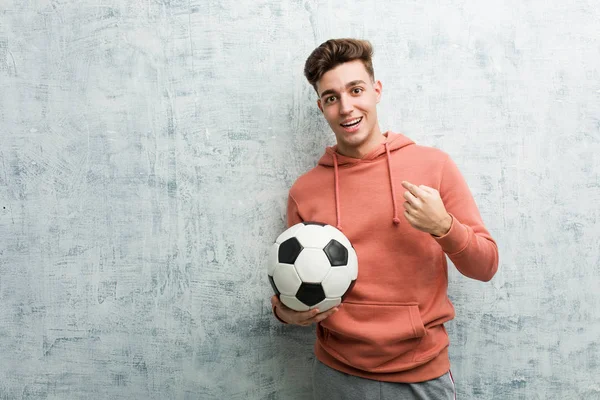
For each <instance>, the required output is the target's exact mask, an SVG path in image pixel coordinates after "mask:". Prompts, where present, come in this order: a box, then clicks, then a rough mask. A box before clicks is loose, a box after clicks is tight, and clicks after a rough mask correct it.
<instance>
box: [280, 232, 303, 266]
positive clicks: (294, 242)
mask: <svg viewBox="0 0 600 400" xmlns="http://www.w3.org/2000/svg"><path fill="white" fill-rule="evenodd" d="M302 249H303V247H302V245H301V244H300V242H299V241H298V239H296V238H295V237H293V238H290V239H288V240H286V241H285V242H283V243H281V244H280V245H279V253H278V254H277V260H278V261H279V262H280V263H282V264H293V263H295V262H296V258H298V255H300V252H301V251H302Z"/></svg>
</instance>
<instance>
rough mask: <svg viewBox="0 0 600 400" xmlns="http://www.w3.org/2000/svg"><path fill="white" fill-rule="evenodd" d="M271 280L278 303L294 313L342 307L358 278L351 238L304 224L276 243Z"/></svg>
mask: <svg viewBox="0 0 600 400" xmlns="http://www.w3.org/2000/svg"><path fill="white" fill-rule="evenodd" d="M268 277H269V281H270V282H271V286H272V287H273V290H274V291H275V294H276V295H277V296H278V297H279V300H280V301H281V302H282V303H283V304H285V305H286V306H288V307H289V308H291V309H293V310H295V311H308V310H312V309H315V308H318V309H319V311H320V312H323V311H326V310H329V309H330V308H332V307H335V306H337V305H339V304H340V303H341V302H342V301H343V299H344V297H345V295H346V294H347V293H348V292H349V291H350V289H352V287H353V286H354V282H355V281H356V278H357V277H358V259H357V256H356V252H355V251H354V248H353V247H352V244H351V243H350V241H349V240H348V238H347V237H346V236H345V235H344V234H343V233H342V232H340V231H339V230H338V229H336V228H335V227H333V226H331V225H325V224H320V223H315V222H301V223H299V224H296V225H294V226H292V227H290V228H289V229H287V230H286V231H284V232H283V233H282V234H281V235H279V237H278V238H277V239H276V240H275V243H274V244H273V245H272V247H271V254H270V256H269V265H268Z"/></svg>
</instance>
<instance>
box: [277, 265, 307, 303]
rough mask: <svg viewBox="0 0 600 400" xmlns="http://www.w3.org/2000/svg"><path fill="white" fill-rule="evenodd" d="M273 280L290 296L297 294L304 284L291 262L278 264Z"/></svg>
mask: <svg viewBox="0 0 600 400" xmlns="http://www.w3.org/2000/svg"><path fill="white" fill-rule="evenodd" d="M273 280H274V281H275V286H277V289H278V290H279V291H280V292H281V293H282V294H286V295H289V296H295V295H296V292H298V289H300V285H301V284H302V281H301V280H300V277H299V276H298V274H297V273H296V269H295V268H294V266H293V265H290V264H278V265H277V267H275V272H273Z"/></svg>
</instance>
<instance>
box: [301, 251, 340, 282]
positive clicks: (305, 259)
mask: <svg viewBox="0 0 600 400" xmlns="http://www.w3.org/2000/svg"><path fill="white" fill-rule="evenodd" d="M294 265H295V266H296V271H298V275H299V276H300V279H302V282H305V283H321V281H322V280H323V278H325V277H326V276H327V274H328V273H329V269H330V268H331V264H330V262H329V258H327V255H326V254H325V252H324V251H323V250H322V249H313V248H310V249H304V250H302V251H301V252H300V255H299V256H298V258H297V259H296V262H295V263H294Z"/></svg>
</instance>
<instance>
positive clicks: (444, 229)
mask: <svg viewBox="0 0 600 400" xmlns="http://www.w3.org/2000/svg"><path fill="white" fill-rule="evenodd" d="M450 228H452V216H451V215H450V214H446V218H444V219H443V220H442V223H441V224H440V228H439V229H438V230H436V231H435V232H433V236H435V237H441V236H444V235H445V234H447V233H448V232H450Z"/></svg>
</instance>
